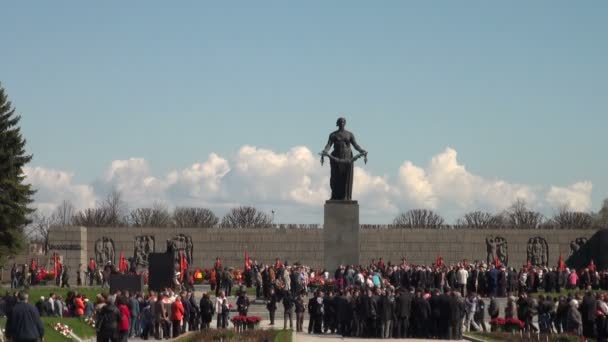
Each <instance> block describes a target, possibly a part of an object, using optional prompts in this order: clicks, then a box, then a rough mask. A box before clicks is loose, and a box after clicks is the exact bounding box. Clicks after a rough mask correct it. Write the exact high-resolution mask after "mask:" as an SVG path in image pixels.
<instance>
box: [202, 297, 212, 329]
mask: <svg viewBox="0 0 608 342" xmlns="http://www.w3.org/2000/svg"><path fill="white" fill-rule="evenodd" d="M199 306H200V310H201V320H202V321H203V322H206V323H207V322H211V319H212V318H213V313H214V311H215V306H214V305H213V302H211V300H210V299H209V298H205V297H203V298H201V302H200V305H199Z"/></svg>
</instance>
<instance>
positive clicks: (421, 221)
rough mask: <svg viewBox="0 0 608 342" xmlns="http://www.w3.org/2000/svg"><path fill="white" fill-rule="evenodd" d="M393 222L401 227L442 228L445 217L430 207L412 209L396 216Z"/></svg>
mask: <svg viewBox="0 0 608 342" xmlns="http://www.w3.org/2000/svg"><path fill="white" fill-rule="evenodd" d="M393 224H394V225H395V226H397V227H401V228H441V227H442V226H444V224H445V220H444V219H443V217H441V216H439V215H438V214H436V213H435V212H433V211H432V210H429V209H412V210H408V211H406V212H405V213H402V214H400V215H398V216H397V217H395V219H394V220H393Z"/></svg>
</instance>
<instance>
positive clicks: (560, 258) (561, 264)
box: [557, 253, 566, 272]
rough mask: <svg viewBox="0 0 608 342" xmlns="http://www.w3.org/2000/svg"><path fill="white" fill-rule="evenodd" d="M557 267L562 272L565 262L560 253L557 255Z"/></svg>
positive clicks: (564, 268)
mask: <svg viewBox="0 0 608 342" xmlns="http://www.w3.org/2000/svg"><path fill="white" fill-rule="evenodd" d="M557 267H558V268H559V271H560V272H563V271H565V270H566V263H564V257H563V256H562V255H561V253H560V255H559V263H558V265H557Z"/></svg>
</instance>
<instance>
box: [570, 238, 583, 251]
mask: <svg viewBox="0 0 608 342" xmlns="http://www.w3.org/2000/svg"><path fill="white" fill-rule="evenodd" d="M586 243H587V238H586V237H579V238H576V239H574V240H572V241H570V255H572V254H574V253H576V252H578V250H579V249H581V247H583V245H584V244H586Z"/></svg>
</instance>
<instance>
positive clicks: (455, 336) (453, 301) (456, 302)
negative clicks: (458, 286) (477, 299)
mask: <svg viewBox="0 0 608 342" xmlns="http://www.w3.org/2000/svg"><path fill="white" fill-rule="evenodd" d="M461 298H462V297H461V295H460V292H458V291H452V293H451V294H450V297H449V302H448V303H449V309H448V310H446V311H447V314H448V315H449V338H448V339H450V340H460V339H461V335H462V318H463V316H464V314H465V308H464V301H461V300H460V299H461Z"/></svg>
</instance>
